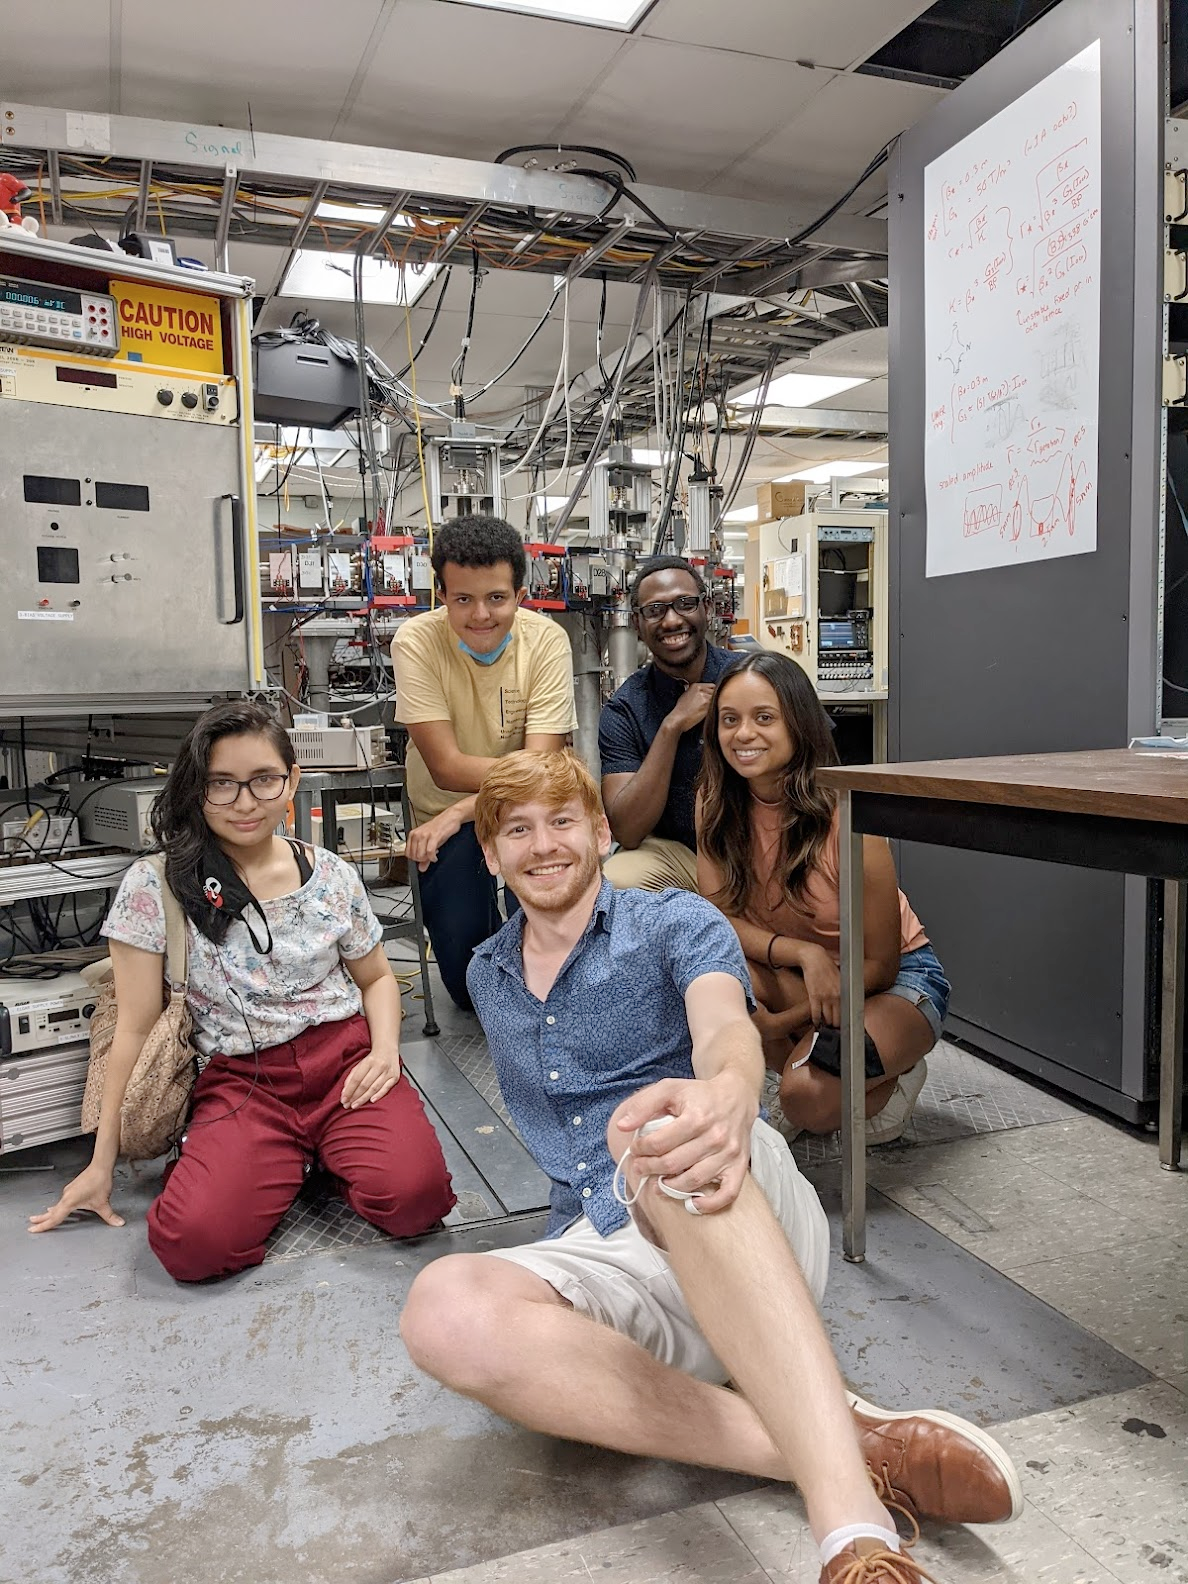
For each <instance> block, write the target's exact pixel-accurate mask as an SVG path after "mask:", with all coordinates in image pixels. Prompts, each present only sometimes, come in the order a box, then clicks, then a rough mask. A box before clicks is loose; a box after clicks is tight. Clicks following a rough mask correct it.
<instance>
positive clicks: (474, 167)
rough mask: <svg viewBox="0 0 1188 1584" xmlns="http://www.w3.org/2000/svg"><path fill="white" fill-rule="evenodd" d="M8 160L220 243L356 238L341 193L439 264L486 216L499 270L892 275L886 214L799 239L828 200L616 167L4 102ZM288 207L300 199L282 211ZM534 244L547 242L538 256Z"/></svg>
mask: <svg viewBox="0 0 1188 1584" xmlns="http://www.w3.org/2000/svg"><path fill="white" fill-rule="evenodd" d="M0 162H2V163H3V165H4V167H6V168H8V169H11V170H13V171H15V172H16V173H17V174H19V175H21V176H22V178H23V179H24V180H25V181H27V182H30V183H31V184H35V185H36V187H37V189H38V190H39V191H43V190H44V187H43V183H44V181H45V180H46V178H48V183H49V191H48V197H49V199H50V201H51V203H52V205H53V212H54V217H55V220H57V218H58V216H59V215H60V214H62V213H63V182H64V181H68V180H70V179H72V178H73V179H74V180H76V181H79V182H81V183H82V184H83V187H82V189H76V196H77V195H78V192H79V191H80V190H81V192H82V197H83V198H87V199H88V202H89V201H90V197H93V198H94V201H95V202H100V203H101V202H102V199H101V198H100V197H99V196H98V195H97V194H95V193H94V186H95V184H97V183H102V182H107V183H109V184H110V183H113V182H120V183H124V184H131V185H133V186H135V188H136V201H135V216H136V220H137V223H138V225H143V224H144V223H145V221H146V218H147V213H148V206H149V201H150V193H151V194H152V195H153V196H154V198H155V200H156V202H157V203H158V204H160V206H161V210H160V212H161V214H162V215H163V217H165V218H166V219H167V222H168V226H169V229H170V230H171V231H173V232H175V233H177V234H181V235H203V236H211V237H213V238H214V240H215V243H216V248H217V249H219V250H220V255H221V253H222V252H223V251H224V250H225V247H226V243H227V241H228V239H237V240H244V241H247V240H254V241H261V242H266V243H267V242H271V243H272V244H273V245H276V246H280V247H287V248H288V249H290V250H291V251H295V249H296V247H297V246H298V245H299V243H300V239H301V236H302V235H303V234H304V232H303V231H302V227H304V230H305V231H306V232H307V231H308V229H309V225H310V224H312V223H314V222H315V221H316V223H317V224H318V226H319V228H320V229H324V230H325V231H326V232H327V234H328V235H330V236H332V237H333V238H334V239H335V243H336V244H337V243H338V242H343V243H344V245H347V246H350V245H352V243H353V242H354V241H355V240H356V239H357V237H358V232H359V227H358V226H355V227H353V228H352V226H351V225H350V223H349V222H347V223H344V222H343V221H341V220H326V221H323V220H322V219H321V218H319V217H318V216H317V212H316V210H317V205H318V204H320V203H323V202H327V201H329V202H336V203H345V204H350V203H357V204H370V205H379V206H384V205H386V206H387V209H386V212H385V218H384V220H383V221H382V222H381V223H380V224H379V225H378V226H376V227H375V228H374V235H373V236H372V237H371V239H370V242H371V250H372V251H374V250H375V249H376V248H378V247H379V246H380V245H381V243H382V242H383V241H384V240H385V239H386V237H387V235H388V233H389V230H390V231H391V238H392V241H393V242H396V243H398V244H399V246H400V249H401V256H402V257H407V258H408V259H409V260H410V262H416V263H420V262H428V261H433V262H437V263H440V262H441V261H442V260H443V259H444V258H445V257H446V256H448V254H449V253H451V252H452V251H453V250H454V249H455V248H456V247H457V246H458V245H459V244H460V243H461V242H463V241H464V240H465V239H467V238H468V237H472V236H473V235H474V234H475V229H476V227H478V226H479V224H480V222H481V224H482V228H483V240H484V243H485V245H486V246H487V247H488V248H489V249H490V250H491V253H492V258H491V262H492V263H493V264H494V266H495V267H500V259H499V256H498V255H499V253H500V250H501V249H502V252H503V253H504V255H505V262H504V265H503V267H509V268H515V267H519V268H525V267H527V268H532V267H533V266H534V264H535V267H537V268H540V269H542V270H544V269H548V270H556V269H557V255H556V251H555V247H556V245H557V244H560V245H561V246H563V247H566V248H569V249H571V250H574V255H575V256H574V258H567V259H565V263H566V265H572V264H574V262H575V260H576V261H582V260H584V262H583V263H581V266H580V268H577V269H576V271H575V273H583V272H584V270H586V269H589V268H590V267H591V266H592V265H593V264H594V263H598V264H599V267H600V270H601V271H602V272H604V273H606V274H607V275H608V276H609V277H611V278H614V279H623V280H631V279H635V280H639V279H640V278H641V277H642V275H643V274H644V273H646V271H647V270H648V269H649V268H655V269H657V270H658V271H659V278H660V281H661V284H663V285H665V286H671V287H673V288H675V289H684V288H685V287H686V286H687V285H688V282H689V280H690V279H692V280H693V282H694V287H693V289H694V290H695V291H705V290H708V289H709V288H710V287H711V286H715V287H716V288H717V289H719V290H723V291H729V292H731V293H734V294H737V295H744V296H750V295H754V294H755V290H756V289H758V290H760V291H761V292H766V291H770V290H771V289H772V282H773V277H774V276H776V275H778V277H779V281H780V284H781V287H782V289H783V290H792V289H794V288H795V286H796V285H797V273H798V271H799V270H800V268H801V267H802V266H809V265H811V267H812V271H813V283H814V284H828V283H829V282H830V281H831V280H833V279H834V276H833V275H832V274H831V270H832V269H838V270H840V271H841V272H842V274H841V276H840V278H841V279H846V280H878V279H882V278H884V277H885V275H886V251H887V240H886V234H887V233H886V224H885V222H884V221H882V220H869V219H865V218H863V217H862V216H854V215H836V216H834V217H833V218H832V219H830V220H828V221H826V222H825V223H824V224H822V226H821V227H820V229H819V230H817V231H816V232H814V233H813V240H812V243H811V245H808V246H805V245H793V244H791V243H790V242H789V241H788V238H789V237H791V236H794V235H796V234H797V233H798V232H799V231H802V230H804V229H805V227H806V226H807V225H811V223H812V220H813V219H814V213H813V208H814V207H815V205H814V204H811V203H810V201H809V200H802V201H800V202H799V203H793V204H790V205H788V206H784V205H779V204H770V203H759V202H753V201H751V200H748V199H738V198H729V197H721V196H716V195H711V194H706V193H690V192H681V191H678V190H675V189H671V188H664V187H648V186H639V185H631V186H624V185H623V184H622V183H621V181H620V180H619V179H618V177H617V174H616V175H615V176H614V178H613V179H612V177H611V176H610V174H609V173H608V179H607V181H606V182H605V183H603V182H602V181H599V180H594V179H591V178H590V177H586V176H578V175H573V174H566V173H562V172H558V171H549V170H539V169H537V170H524V169H521V168H519V167H518V166H514V165H508V164H485V163H483V162H481V161H478V160H464V159H454V158H447V157H445V156H442V155H436V154H420V153H414V152H411V151H408V150H395V149H384V148H371V147H367V146H365V145H362V144H351V143H325V142H321V141H319V140H317V139H314V138H301V137H288V136H280V135H278V134H273V133H266V132H256V131H254V130H252V129H250V128H249V129H247V130H244V129H239V128H228V127H208V126H197V125H194V124H192V123H188V122H184V121H159V120H150V119H147V118H143V117H139V116H118V115H105V114H102V115H101V114H89V113H82V112H76V111H71V110H61V109H55V108H52V107H47V106H38V105H27V104H20V103H16V102H11V103H0ZM196 182H198V183H202V184H211V183H217V184H218V186H219V188H220V193H219V198H220V202H219V204H218V207H217V211H216V210H215V208H214V207H213V206H212V205H211V203H209V202H207V201H205V198H204V197H203V196H202V195H195V194H194V192H193V186H194V184H195V183H196ZM187 184H189V188H190V191H189V193H188V194H187V192H186V188H187ZM88 187H90V188H91V194H90V195H88V192H87V188H88ZM162 192H164V193H165V196H163V197H162V196H161V193H162ZM396 195H399V198H397V196H396ZM282 203H291V204H295V205H296V206H297V208H296V209H295V210H294V211H292V212H290V213H289V214H288V215H287V216H286V215H282V214H281V213H279V212H278V211H279V209H280V206H281V204H282ZM66 208H67V210H68V209H69V205H68V204H67V205H66ZM616 210H617V211H618V214H617V215H616V214H612V211H616ZM311 215H312V219H311ZM405 216H411V217H413V218H414V219H417V218H422V219H430V218H431V219H432V221H433V223H434V224H435V225H444V226H446V227H448V229H447V230H446V231H445V234H444V235H431V236H428V237H426V236H423V235H412V236H410V233H409V230H408V227H407V221H405V223H404V224H403V225H400V226H397V225H396V224H395V222H396V221H397V220H398V219H403V218H404V217H405ZM113 217H114V212H113ZM550 228H552V229H554V230H557V231H560V232H561V233H562V234H561V236H559V237H552V238H551V243H552V247H551V248H550V247H549V246H545V247H543V249H542V244H543V243H544V241H545V239H546V238H549V231H550ZM368 229H369V230H370V229H371V228H368ZM620 243H623V244H624V245H625V246H627V247H629V249H630V254H631V256H630V258H629V259H626V260H624V261H620V260H619V259H618V258H617V257H616V253H617V251H618V249H619V245H620ZM534 249H537V250H541V251H540V253H539V256H538V255H537V254H536V253H534ZM823 254H824V256H822V255H823ZM217 256H219V255H217ZM219 262H220V264H222V263H223V258H222V257H221V256H219ZM760 266H761V267H760Z"/></svg>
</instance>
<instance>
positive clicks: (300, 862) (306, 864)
mask: <svg viewBox="0 0 1188 1584" xmlns="http://www.w3.org/2000/svg"><path fill="white" fill-rule="evenodd" d="M285 840H286V841H287V842H288V844H289V846H290V847H291V848H292V849H293V856H294V858H296V860H297V873H298V876H299V877H300V879H301V884H302V885H308V884H309V882H310V881H311V880H312V879H313V864H312V863H310V861H309V854H308V852H306V850H305V843H304V842H299V841H294V840H293V838H292V837H291V836H286V837H285Z"/></svg>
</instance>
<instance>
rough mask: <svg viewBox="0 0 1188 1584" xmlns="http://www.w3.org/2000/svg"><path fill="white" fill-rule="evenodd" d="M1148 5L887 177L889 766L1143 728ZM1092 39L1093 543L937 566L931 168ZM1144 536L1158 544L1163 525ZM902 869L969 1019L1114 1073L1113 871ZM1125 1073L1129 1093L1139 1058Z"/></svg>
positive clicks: (1002, 85) (1119, 932)
mask: <svg viewBox="0 0 1188 1584" xmlns="http://www.w3.org/2000/svg"><path fill="white" fill-rule="evenodd" d="M1156 8H1157V0H1064V4H1062V5H1060V6H1058V7H1056V8H1055V10H1053V11H1052V12H1050V13H1049V14H1048V15H1047V16H1046V17H1045V18H1043V19H1042V20H1041V21H1040V22H1039V23H1037V24H1036V25H1035V26H1034V27H1032V28H1030V29H1028V31H1027V32H1026V33H1025V34H1024V35H1023V36H1022V37H1021V38H1020V39H1019V40H1018V41H1017V42H1016V43H1015V44H1014V45H1012V46H1010V47H1009V48H1007V49H1006V50H1004V51H1003V52H1002V54H1000V55H999V56H998V57H997V58H996V59H995V60H993V61H991V62H990V63H989V65H987V66H986V67H984V68H983V69H982V70H981V71H980V72H978V73H977V74H976V76H974V77H972V78H970V79H969V80H968V81H967V82H966V83H964V84H963V85H962V86H961V87H959V88H958V89H956V90H955V91H954V92H953V93H952V94H951V95H950V96H949V98H948V99H947V100H945V101H944V102H943V103H942V104H940V105H938V106H937V108H936V109H935V110H934V111H933V112H932V113H931V114H930V115H929V116H928V117H927V118H926V119H925V120H924V121H922V122H921V123H920V124H919V125H918V126H916V127H914V128H912V130H911V131H910V132H908V133H907V134H906V135H905V137H904V138H903V139H902V141H901V143H900V145H899V148H898V150H897V153H896V157H895V162H894V165H893V169H892V172H891V177H890V183H889V191H890V228H891V230H890V239H891V240H890V246H891V266H892V290H893V296H892V310H891V391H890V411H891V459H892V461H891V511H892V522H893V523H894V524H895V525H896V526H897V528H898V533H897V535H896V537H895V543H894V546H893V551H892V565H891V596H892V610H893V611H895V612H897V615H898V620H897V622H894V623H893V632H892V654H891V663H892V704H891V711H890V722H889V725H890V746H891V757H892V758H893V759H900V760H914V759H931V758H953V757H960V756H963V755H982V754H998V753H1004V754H1005V753H1022V752H1041V751H1059V750H1062V749H1075V748H1106V747H1118V746H1120V745H1122V744H1124V743H1125V742H1126V741H1127V739H1128V736H1129V734H1130V733H1131V731H1132V730H1139V729H1150V724H1149V723H1148V724H1147V725H1146V726H1145V727H1143V726H1141V725H1136V716H1135V711H1134V697H1133V694H1132V693H1131V691H1130V690H1131V667H1132V664H1133V657H1134V655H1135V654H1136V653H1138V654H1146V653H1148V652H1153V645H1154V639H1153V634H1152V632H1151V627H1152V615H1153V613H1152V610H1151V599H1150V587H1149V577H1148V578H1147V579H1141V578H1140V579H1138V580H1137V581H1138V582H1139V584H1140V585H1141V587H1140V588H1139V590H1138V592H1137V593H1136V590H1135V588H1134V586H1133V585H1132V578H1131V573H1132V561H1133V559H1134V557H1133V547H1132V510H1131V508H1132V479H1131V457H1132V448H1133V434H1134V429H1135V424H1134V421H1133V419H1134V414H1133V381H1134V358H1133V343H1134V295H1135V293H1134V285H1135V238H1136V225H1135V211H1134V193H1135V173H1134V158H1135V153H1134V151H1135V86H1134V85H1135V59H1134V20H1135V14H1136V11H1137V12H1138V13H1139V14H1140V17H1141V18H1142V19H1143V20H1149V17H1148V15H1147V14H1148V13H1149V12H1150V13H1153V12H1154V11H1155V9H1156ZM1148 36H1149V34H1148ZM1095 38H1100V39H1101V41H1102V148H1103V168H1102V209H1103V227H1102V326H1101V391H1100V441H1099V475H1098V548H1097V550H1096V551H1095V552H1094V553H1093V554H1091V555H1081V556H1070V557H1067V558H1064V559H1063V560H1060V561H1054V562H1048V563H1032V564H1030V565H1025V566H1019V567H1004V568H996V569H993V570H989V571H981V572H973V573H965V574H961V575H958V576H949V577H942V578H932V579H927V578H925V576H924V553H925V494H924V468H923V459H924V419H925V412H924V342H923V338H924V266H923V226H924V216H923V172H924V167H925V166H926V165H927V164H928V163H929V162H930V161H931V160H932V159H934V158H935V157H936V156H937V155H938V154H940V153H942V152H943V151H944V150H946V149H948V148H950V147H951V146H952V145H953V144H954V143H956V142H959V141H960V139H961V138H963V137H964V136H965V135H966V134H967V133H968V132H970V131H972V130H973V129H974V128H976V127H978V126H980V125H982V124H983V123H984V122H985V121H987V120H989V119H990V117H991V116H993V115H995V114H996V113H997V112H998V111H999V110H1001V109H1002V108H1003V107H1004V106H1005V105H1008V104H1010V103H1011V102H1012V101H1014V100H1015V99H1016V98H1018V97H1019V95H1020V94H1022V93H1025V92H1026V91H1027V90H1028V89H1029V88H1031V87H1032V86H1033V85H1034V84H1035V83H1037V82H1039V81H1040V80H1041V79H1043V78H1044V77H1046V76H1047V75H1048V74H1049V73H1050V72H1052V71H1054V70H1055V69H1056V68H1057V67H1059V66H1061V65H1062V64H1063V63H1064V62H1065V61H1067V60H1069V59H1070V58H1071V57H1072V56H1074V55H1075V54H1077V53H1078V52H1079V51H1080V50H1082V49H1084V48H1085V47H1086V46H1087V45H1088V44H1090V43H1092V41H1093V40H1094V39H1095ZM1151 109H1152V114H1153V115H1154V113H1155V109H1156V107H1155V106H1154V105H1152V107H1151ZM1141 531H1142V533H1143V534H1144V535H1146V536H1147V537H1149V536H1150V533H1151V532H1152V525H1151V524H1149V523H1146V524H1144V525H1143V527H1142V530H1141ZM1144 543H1145V541H1144ZM1139 559H1140V561H1141V560H1143V559H1144V556H1143V555H1140V558H1139ZM1145 559H1146V560H1147V562H1148V563H1149V555H1146V556H1145ZM1136 621H1137V622H1138V623H1139V624H1140V627H1141V628H1142V629H1143V630H1142V631H1139V632H1136V631H1135V630H1134V624H1135V622H1136ZM1143 685H1144V684H1143V682H1142V681H1141V679H1140V681H1139V686H1140V688H1141V687H1142V686H1143ZM1146 686H1147V688H1148V690H1149V682H1148V683H1147V684H1146ZM900 870H901V878H902V882H903V884H904V888H905V890H906V891H907V892H908V895H909V896H910V897H911V899H912V902H913V905H914V906H915V907H916V909H917V911H918V912H919V913H920V915H921V917H922V918H923V919H924V920H925V923H926V927H927V928H928V929H929V930H930V931H931V932H932V933H933V935H934V937H935V939H936V942H937V946H938V949H939V950H940V951H941V955H942V959H943V960H944V961H945V964H946V967H947V968H948V969H949V971H950V977H951V978H952V980H953V985H954V998H953V1009H954V1012H955V1013H956V1014H957V1015H958V1016H959V1017H960V1018H962V1019H963V1020H965V1021H966V1022H968V1023H969V1024H972V1025H977V1026H980V1027H982V1028H985V1029H988V1030H991V1031H993V1032H994V1033H995V1035H996V1036H997V1037H998V1039H999V1040H1000V1041H1006V1042H1007V1043H1008V1044H1009V1045H1010V1046H1012V1047H1014V1050H1013V1054H1014V1055H1015V1056H1016V1057H1017V1059H1018V1060H1019V1062H1020V1065H1022V1066H1025V1067H1027V1066H1032V1067H1034V1065H1035V1060H1034V1058H1035V1057H1036V1056H1037V1055H1038V1056H1041V1057H1046V1058H1048V1059H1049V1060H1055V1061H1058V1062H1060V1063H1061V1064H1062V1065H1067V1066H1072V1067H1074V1068H1076V1069H1077V1070H1080V1071H1083V1072H1085V1073H1087V1074H1089V1075H1091V1076H1092V1077H1094V1078H1095V1079H1097V1080H1098V1081H1100V1082H1102V1083H1105V1084H1107V1085H1109V1086H1110V1087H1115V1086H1119V1085H1121V1083H1122V1074H1123V1061H1122V1053H1123V1043H1124V1030H1123V1016H1122V1001H1123V977H1124V966H1125V964H1126V963H1127V961H1129V962H1131V963H1134V962H1135V960H1136V958H1135V954H1136V952H1137V953H1138V958H1139V960H1141V955H1142V951H1143V940H1142V919H1141V906H1140V907H1139V908H1137V909H1136V907H1135V906H1134V905H1133V901H1132V903H1131V905H1129V906H1127V905H1126V904H1125V902H1124V890H1125V887H1124V885H1123V882H1122V880H1121V879H1120V878H1118V877H1115V876H1111V875H1092V874H1086V873H1083V872H1080V871H1074V870H1067V869H1062V868H1058V867H1056V866H1053V865H1046V864H1033V863H1025V862H1023V861H1022V860H1015V859H1002V858H992V857H987V856H982V855H975V854H968V853H955V852H945V851H943V850H941V849H932V848H923V847H919V846H913V845H911V844H904V846H903V849H902V852H901V855H900ZM1136 932H1137V933H1136ZM1131 977H1132V979H1133V973H1132V975H1131ZM1130 999H1131V1000H1133V999H1134V998H1133V997H1131V998H1130ZM1128 1023H1129V1024H1130V1025H1132V1026H1130V1027H1128V1029H1127V1031H1126V1038H1127V1039H1131V1040H1133V1039H1137V1040H1138V1041H1139V1043H1140V1045H1141V1041H1142V1037H1143V1031H1142V1028H1141V1016H1139V1017H1137V1018H1130V1019H1128ZM1127 1070H1128V1072H1129V1073H1130V1075H1131V1076H1130V1087H1131V1089H1132V1093H1137V1088H1138V1086H1139V1085H1141V1063H1138V1064H1135V1063H1131V1064H1129V1065H1128V1069H1127ZM1120 1109H1123V1110H1127V1109H1133V1107H1132V1106H1131V1107H1127V1106H1126V1105H1125V1104H1122V1105H1121V1106H1120Z"/></svg>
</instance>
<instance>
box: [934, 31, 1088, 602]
mask: <svg viewBox="0 0 1188 1584" xmlns="http://www.w3.org/2000/svg"><path fill="white" fill-rule="evenodd" d="M924 224H925V239H924V289H925V318H924V324H925V332H924V334H925V370H926V373H925V389H926V400H927V404H928V405H927V422H926V424H925V440H924V467H925V484H926V499H927V508H928V522H927V557H926V573H927V576H928V577H943V576H946V575H948V574H951V573H954V572H976V571H980V570H982V569H984V568H986V567H1001V566H1014V565H1016V564H1021V563H1026V562H1031V561H1045V560H1050V559H1052V558H1053V557H1055V556H1067V555H1084V554H1086V553H1087V552H1089V551H1091V550H1095V549H1096V548H1097V421H1098V419H1097V415H1098V390H1097V376H1098V344H1099V316H1100V305H1101V283H1100V274H1101V48H1100V43H1099V42H1094V43H1093V44H1091V45H1090V46H1089V48H1088V49H1086V50H1083V51H1082V52H1081V54H1079V55H1077V56H1075V57H1074V59H1072V60H1070V61H1068V62H1067V63H1066V64H1065V65H1064V66H1061V67H1060V69H1059V70H1058V71H1054V72H1053V73H1052V75H1051V76H1050V77H1045V78H1044V80H1043V81H1042V82H1040V83H1037V84H1036V86H1035V87H1034V88H1032V89H1031V90H1030V91H1029V92H1028V93H1025V94H1024V95H1023V96H1022V97H1021V98H1019V99H1017V100H1015V102H1014V103H1013V104H1011V105H1008V106H1007V108H1006V109H1005V110H1002V111H1000V112H999V113H998V115H996V116H994V117H993V118H992V119H991V120H989V121H987V122H986V123H985V124H984V125H983V126H980V127H979V128H978V129H977V131H976V132H971V133H970V134H969V136H968V137H966V138H963V139H962V141H961V142H960V143H957V144H955V145H954V146H953V147H952V148H951V149H948V150H947V151H946V152H945V153H944V154H942V155H941V156H940V157H939V158H938V159H935V160H933V162H932V163H931V164H930V165H928V166H926V167H925V171H924Z"/></svg>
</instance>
